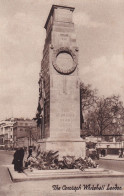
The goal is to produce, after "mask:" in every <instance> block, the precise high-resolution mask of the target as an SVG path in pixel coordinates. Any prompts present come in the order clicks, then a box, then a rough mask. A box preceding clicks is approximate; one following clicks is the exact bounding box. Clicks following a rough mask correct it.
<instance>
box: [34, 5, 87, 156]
mask: <svg viewBox="0 0 124 196" xmlns="http://www.w3.org/2000/svg"><path fill="white" fill-rule="evenodd" d="M73 11H74V8H73V7H66V6H59V5H53V6H52V8H51V10H50V13H49V16H48V18H47V21H46V24H45V27H44V28H45V29H46V39H45V45H44V50H43V59H42V62H41V72H40V78H39V105H38V108H39V113H40V115H39V116H40V117H39V118H41V139H40V140H39V143H40V145H41V150H42V151H49V150H53V151H59V156H60V157H62V156H67V155H69V156H75V157H85V142H84V141H83V139H82V138H81V137H80V82H79V76H78V71H79V70H78V53H79V50H78V47H77V44H76V34H75V28H74V23H73V20H72V14H73Z"/></svg>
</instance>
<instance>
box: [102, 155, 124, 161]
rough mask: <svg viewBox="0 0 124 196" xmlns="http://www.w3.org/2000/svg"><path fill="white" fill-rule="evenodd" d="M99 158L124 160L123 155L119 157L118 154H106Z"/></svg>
mask: <svg viewBox="0 0 124 196" xmlns="http://www.w3.org/2000/svg"><path fill="white" fill-rule="evenodd" d="M100 159H106V160H116V161H124V157H122V158H119V157H118V155H106V156H105V157H100Z"/></svg>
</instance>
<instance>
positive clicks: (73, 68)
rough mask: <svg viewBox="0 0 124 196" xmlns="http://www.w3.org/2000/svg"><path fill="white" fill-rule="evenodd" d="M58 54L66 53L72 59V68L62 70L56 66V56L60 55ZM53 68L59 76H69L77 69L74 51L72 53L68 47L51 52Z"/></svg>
mask: <svg viewBox="0 0 124 196" xmlns="http://www.w3.org/2000/svg"><path fill="white" fill-rule="evenodd" d="M60 53H68V54H70V55H71V57H72V59H73V66H72V67H71V68H68V66H67V68H66V69H63V68H61V67H59V65H57V63H56V59H57V56H58V55H59V54H60ZM52 64H53V67H54V68H55V70H56V71H57V72H59V73H61V74H71V73H72V72H73V71H74V70H75V69H76V67H77V64H78V62H77V55H76V54H75V51H72V50H70V49H69V48H68V47H61V48H59V49H54V50H53V62H52Z"/></svg>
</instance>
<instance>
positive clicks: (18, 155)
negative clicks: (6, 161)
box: [12, 147, 24, 173]
mask: <svg viewBox="0 0 124 196" xmlns="http://www.w3.org/2000/svg"><path fill="white" fill-rule="evenodd" d="M23 158H24V149H23V148H19V147H17V149H16V151H15V153H14V159H13V161H12V163H13V164H14V170H15V171H18V172H19V173H21V172H23Z"/></svg>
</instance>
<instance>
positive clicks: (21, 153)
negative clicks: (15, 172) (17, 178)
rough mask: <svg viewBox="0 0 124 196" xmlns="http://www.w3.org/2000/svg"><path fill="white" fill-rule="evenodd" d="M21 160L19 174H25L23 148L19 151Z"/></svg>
mask: <svg viewBox="0 0 124 196" xmlns="http://www.w3.org/2000/svg"><path fill="white" fill-rule="evenodd" d="M19 156H20V157H19V160H20V165H19V172H23V158H24V149H23V148H22V147H21V148H20V151H19Z"/></svg>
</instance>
